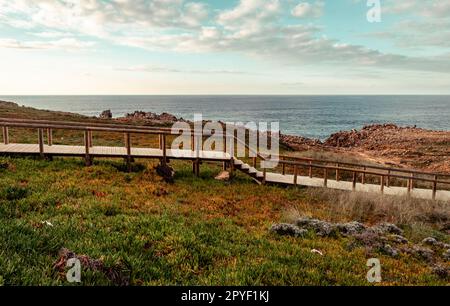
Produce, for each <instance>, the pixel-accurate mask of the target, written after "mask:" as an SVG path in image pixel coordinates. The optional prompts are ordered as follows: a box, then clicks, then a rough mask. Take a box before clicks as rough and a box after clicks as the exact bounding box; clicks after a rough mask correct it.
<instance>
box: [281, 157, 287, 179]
mask: <svg viewBox="0 0 450 306" xmlns="http://www.w3.org/2000/svg"><path fill="white" fill-rule="evenodd" d="M281 160H284V159H283V158H281ZM281 168H282V170H281V171H282V172H281V173H282V174H283V175H286V164H284V163H282V164H281Z"/></svg>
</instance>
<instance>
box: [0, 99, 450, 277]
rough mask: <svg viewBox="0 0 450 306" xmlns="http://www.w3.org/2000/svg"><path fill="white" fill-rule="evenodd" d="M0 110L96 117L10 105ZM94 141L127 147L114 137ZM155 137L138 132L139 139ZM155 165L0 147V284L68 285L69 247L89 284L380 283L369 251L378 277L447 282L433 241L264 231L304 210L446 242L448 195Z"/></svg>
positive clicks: (26, 135)
mask: <svg viewBox="0 0 450 306" xmlns="http://www.w3.org/2000/svg"><path fill="white" fill-rule="evenodd" d="M0 117H14V118H33V119H57V120H71V121H77V120H82V121H88V120H94V121H95V120H98V119H96V118H87V117H83V116H80V115H75V114H69V113H61V112H50V111H42V110H37V109H32V108H26V107H18V106H17V105H14V104H6V103H2V104H1V105H0ZM58 133H60V134H58ZM94 137H95V136H94ZM11 139H12V140H13V141H19V140H20V141H27V142H33V143H34V142H36V131H35V130H26V129H21V130H19V129H17V130H11ZM96 140H97V139H96ZM98 141H99V142H102V144H110V145H123V139H121V138H120V137H116V136H115V135H109V136H108V135H107V134H105V135H102V137H98ZM157 141H158V140H157V139H156V138H155V139H149V138H144V137H134V138H133V143H135V144H136V145H140V146H149V145H152V146H154V147H156V146H157ZM54 143H64V144H75V143H77V144H81V143H82V135H81V134H77V133H76V132H67V131H65V132H64V133H63V132H55V136H54ZM290 154H295V152H290ZM330 154H337V153H335V152H334V153H330ZM352 158H356V157H352ZM157 163H158V161H156V160H155V161H151V160H150V161H149V160H139V159H137V160H136V161H135V162H134V163H133V167H132V169H131V172H129V171H127V167H126V166H125V165H124V162H123V160H121V159H101V160H100V159H98V160H94V163H93V165H92V166H90V167H86V166H85V165H84V161H83V160H81V159H77V158H54V159H53V160H45V159H39V158H32V157H15V156H2V157H0V284H1V285H72V284H71V283H68V282H67V279H66V271H67V269H66V267H65V265H63V264H61V263H64V258H65V257H64V256H67V253H68V252H74V253H76V254H77V256H84V257H82V258H83V259H84V262H85V263H87V264H86V265H85V266H83V269H82V276H81V284H82V285H373V284H372V283H369V282H368V281H367V279H366V274H367V272H368V270H369V267H367V265H366V263H367V260H368V259H369V258H373V257H376V258H379V260H380V262H381V271H382V282H381V283H380V284H382V285H446V284H448V282H449V278H448V274H445V273H442V271H444V272H445V271H446V269H447V270H448V260H447V261H446V259H445V257H442V255H441V253H442V251H443V250H441V249H439V248H436V247H433V248H430V249H431V250H432V251H433V252H434V255H433V256H432V257H431V259H430V258H422V257H420V256H419V257H418V256H415V254H408V253H404V252H401V253H399V254H398V255H396V256H392V254H388V253H386V252H383V251H382V250H378V249H373V250H368V248H367V247H366V246H365V245H359V244H357V243H356V244H355V237H353V236H349V235H343V234H340V233H337V234H336V235H329V236H322V235H319V234H318V233H317V232H315V231H308V232H306V234H305V235H302V236H300V237H295V236H290V235H278V234H277V233H274V232H272V231H270V230H269V229H270V228H271V226H272V225H273V224H276V223H284V222H286V223H289V222H295V220H297V219H299V218H305V217H308V218H315V219H318V220H324V221H327V222H334V223H337V222H356V221H357V222H361V223H363V224H365V225H366V226H376V225H377V224H380V223H382V222H390V223H395V224H396V225H397V226H398V227H399V228H400V229H401V230H402V234H403V236H404V238H405V239H407V241H408V242H407V245H411V248H414V247H415V245H422V244H423V241H424V239H427V238H430V237H432V238H435V239H436V241H439V242H440V243H441V244H448V243H450V238H449V230H450V229H449V222H450V204H449V203H446V202H435V201H425V200H417V199H411V198H403V197H387V196H373V195H370V194H360V193H349V192H340V191H324V190H322V189H312V188H302V187H281V186H267V185H258V184H255V183H254V182H253V181H252V180H251V179H250V178H248V177H247V176H245V175H243V174H240V173H235V176H234V178H233V179H232V180H230V181H217V180H214V177H215V176H216V175H217V174H219V173H220V171H221V170H222V169H221V165H220V164H214V163H212V164H207V163H204V164H203V165H202V166H201V172H200V176H199V177H196V176H195V175H194V174H193V173H192V165H191V164H190V163H188V162H182V161H171V165H172V167H173V168H174V169H175V171H176V173H175V183H173V184H170V183H166V182H165V181H164V180H163V179H162V178H161V177H159V176H158V174H157V173H156V171H155V166H156V165H157ZM425 247H426V245H424V246H423V248H425ZM437 266H438V267H440V270H439V271H440V272H439V273H436V271H437V270H436V267H437Z"/></svg>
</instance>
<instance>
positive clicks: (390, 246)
mask: <svg viewBox="0 0 450 306" xmlns="http://www.w3.org/2000/svg"><path fill="white" fill-rule="evenodd" d="M308 231H311V232H313V233H315V234H316V235H317V236H320V237H338V236H344V237H347V238H350V243H349V244H348V247H349V249H354V248H355V247H364V248H365V250H366V252H368V253H369V254H370V253H373V252H378V253H381V254H384V255H387V256H390V257H397V256H399V255H400V254H409V255H410V256H413V257H415V258H417V259H419V260H423V261H425V262H427V263H428V264H430V266H432V265H434V266H435V265H439V263H442V262H447V261H449V260H450V245H449V244H447V243H444V242H441V241H438V240H437V239H435V238H433V237H428V238H425V239H424V240H423V241H422V243H421V244H414V243H411V242H409V241H408V239H406V238H405V237H403V236H402V235H403V230H402V229H401V228H399V227H398V226H396V225H395V224H392V223H386V222H384V223H379V224H376V225H374V226H370V227H369V226H366V225H364V224H362V223H360V222H357V221H351V222H345V223H332V222H327V221H322V220H319V219H314V218H309V217H300V218H298V219H297V220H295V221H294V222H292V223H279V224H274V225H272V227H271V228H270V232H273V233H276V234H279V235H289V236H294V237H300V236H302V237H306V234H307V232H308Z"/></svg>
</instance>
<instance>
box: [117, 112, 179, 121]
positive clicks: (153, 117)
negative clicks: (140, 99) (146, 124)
mask: <svg viewBox="0 0 450 306" xmlns="http://www.w3.org/2000/svg"><path fill="white" fill-rule="evenodd" d="M123 119H125V120H139V121H159V122H167V123H173V122H177V121H183V119H182V118H177V117H176V116H175V115H172V114H169V113H161V114H159V115H158V114H156V113H153V112H143V111H135V112H134V113H129V114H126V115H125V117H123Z"/></svg>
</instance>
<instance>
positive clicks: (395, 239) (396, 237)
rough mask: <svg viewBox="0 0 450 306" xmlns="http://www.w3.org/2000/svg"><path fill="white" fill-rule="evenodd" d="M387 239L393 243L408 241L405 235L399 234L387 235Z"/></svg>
mask: <svg viewBox="0 0 450 306" xmlns="http://www.w3.org/2000/svg"><path fill="white" fill-rule="evenodd" d="M389 239H390V240H391V241H393V242H395V243H408V239H406V238H405V237H403V236H401V235H396V234H394V235H391V236H389Z"/></svg>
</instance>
